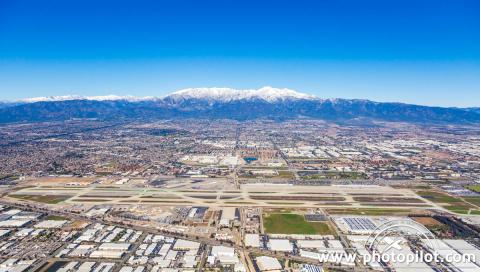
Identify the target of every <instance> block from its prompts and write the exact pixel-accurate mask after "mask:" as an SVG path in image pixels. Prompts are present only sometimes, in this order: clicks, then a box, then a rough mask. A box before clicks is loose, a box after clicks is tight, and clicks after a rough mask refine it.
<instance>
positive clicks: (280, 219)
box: [263, 213, 334, 235]
mask: <svg viewBox="0 0 480 272" xmlns="http://www.w3.org/2000/svg"><path fill="white" fill-rule="evenodd" d="M263 226H264V228H265V232H266V233H270V234H273V233H281V234H321V235H327V234H334V232H333V231H332V229H331V228H330V226H329V225H328V224H327V223H323V222H308V221H306V220H305V218H304V217H303V215H299V214H294V213H271V214H264V216H263Z"/></svg>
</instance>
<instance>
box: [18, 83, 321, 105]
mask: <svg viewBox="0 0 480 272" xmlns="http://www.w3.org/2000/svg"><path fill="white" fill-rule="evenodd" d="M163 98H170V99H173V100H181V99H205V100H209V101H213V100H217V101H222V102H228V101H235V100H243V99H262V100H265V101H268V102H276V101H283V100H288V99H318V98H317V97H315V96H313V95H309V94H304V93H300V92H297V91H294V90H291V89H286V88H283V89H280V88H273V87H269V86H267V87H262V88H260V89H257V90H254V89H249V90H238V89H232V88H216V87H214V88H188V89H183V90H179V91H176V92H173V93H171V94H169V95H166V96H164V97H163ZM163 98H158V97H152V96H148V97H135V96H131V95H127V96H118V95H106V96H80V95H64V96H45V97H33V98H26V99H22V100H19V101H18V102H22V103H35V102H51V101H68V100H94V101H115V100H125V101H130V102H138V101H147V100H159V99H163Z"/></svg>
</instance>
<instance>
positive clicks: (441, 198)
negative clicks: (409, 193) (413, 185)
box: [417, 191, 463, 203]
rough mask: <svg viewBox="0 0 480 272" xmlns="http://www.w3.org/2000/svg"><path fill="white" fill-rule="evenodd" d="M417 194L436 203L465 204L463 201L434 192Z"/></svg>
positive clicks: (419, 192)
mask: <svg viewBox="0 0 480 272" xmlns="http://www.w3.org/2000/svg"><path fill="white" fill-rule="evenodd" d="M417 194H418V195H419V196H421V197H423V198H425V199H428V200H430V201H432V202H435V203H456V202H463V201H462V200H461V199H458V198H455V197H452V196H450V195H447V194H443V193H438V192H434V191H418V192H417Z"/></svg>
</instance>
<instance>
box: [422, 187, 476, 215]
mask: <svg viewBox="0 0 480 272" xmlns="http://www.w3.org/2000/svg"><path fill="white" fill-rule="evenodd" d="M417 194H418V195H419V196H421V197H423V198H425V199H428V200H430V201H432V202H435V203H438V204H440V205H441V206H442V207H443V208H445V209H447V210H449V211H451V212H454V213H458V214H468V213H469V211H470V209H472V210H471V212H472V213H477V212H480V211H479V210H478V209H476V207H475V206H473V205H471V204H470V203H472V204H474V205H477V206H478V205H479V204H480V198H479V197H464V199H465V200H466V201H468V202H470V203H467V202H465V201H463V200H462V199H460V198H456V197H453V196H450V195H448V194H445V193H439V192H434V191H418V192H417Z"/></svg>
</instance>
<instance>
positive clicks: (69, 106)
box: [0, 87, 480, 123]
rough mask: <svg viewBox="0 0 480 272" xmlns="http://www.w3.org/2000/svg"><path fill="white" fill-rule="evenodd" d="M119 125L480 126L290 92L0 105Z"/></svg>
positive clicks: (202, 92) (459, 114)
mask: <svg viewBox="0 0 480 272" xmlns="http://www.w3.org/2000/svg"><path fill="white" fill-rule="evenodd" d="M72 118H96V119H102V120H112V119H115V120H120V119H172V118H211V119H236V120H249V119H260V118H264V119H273V120H287V119H295V118H312V119H324V120H330V121H370V120H380V121H402V122H424V123H425V122H428V123H480V110H479V109H478V108H470V109H461V108H442V107H428V106H419V105H410V104H402V103H380V102H373V101H369V100H358V99H353V100H350V99H321V98H318V97H315V96H313V95H308V94H304V93H300V92H296V91H294V90H290V89H277V88H272V87H263V88H260V89H258V90H235V89H230V88H190V89H185V90H180V91H177V92H174V93H171V94H169V95H167V96H164V97H142V98H139V97H133V96H115V95H110V96H94V97H86V96H56V97H38V98H30V99H25V100H20V101H14V102H1V103H0V122H1V123H11V122H36V121H58V120H68V119H72Z"/></svg>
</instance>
